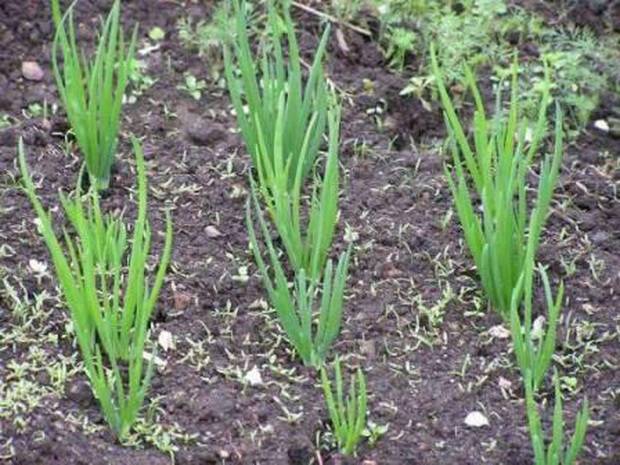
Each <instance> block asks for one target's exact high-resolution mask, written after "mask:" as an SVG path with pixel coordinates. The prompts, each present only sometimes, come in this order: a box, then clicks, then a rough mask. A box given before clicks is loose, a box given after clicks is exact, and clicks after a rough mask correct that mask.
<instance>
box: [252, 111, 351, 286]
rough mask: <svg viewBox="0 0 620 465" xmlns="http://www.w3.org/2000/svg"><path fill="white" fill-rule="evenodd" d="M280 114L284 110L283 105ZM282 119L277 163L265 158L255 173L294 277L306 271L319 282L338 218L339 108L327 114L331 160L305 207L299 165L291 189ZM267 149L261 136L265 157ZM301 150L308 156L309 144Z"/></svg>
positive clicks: (276, 147)
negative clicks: (285, 155) (306, 152)
mask: <svg viewBox="0 0 620 465" xmlns="http://www.w3.org/2000/svg"><path fill="white" fill-rule="evenodd" d="M280 103H282V99H280ZM280 110H283V107H282V106H281V107H280ZM284 118H285V114H284V112H283V111H280V112H278V115H277V119H276V138H277V140H276V143H275V145H274V148H273V150H274V153H273V159H272V160H268V159H267V157H265V158H264V160H265V162H266V163H265V164H264V165H261V167H259V169H258V170H257V171H258V190H259V192H260V193H261V194H262V195H261V196H260V197H261V198H262V199H263V203H264V204H265V206H266V209H267V211H268V212H269V214H270V216H271V218H272V219H273V222H274V224H275V227H276V229H277V231H278V235H279V236H280V239H281V241H282V244H283V246H284V249H285V251H286V253H287V256H288V259H289V263H290V265H291V267H292V268H293V270H294V271H295V272H296V273H299V272H300V271H301V270H302V269H303V270H305V273H306V275H307V276H308V278H310V279H311V280H313V281H318V280H319V279H320V276H321V274H322V272H323V268H324V266H325V261H326V259H327V256H328V253H329V249H330V247H331V244H332V240H333V237H334V232H335V229H336V222H337V219H338V192H339V166H338V139H339V126H340V116H339V110H337V109H336V108H333V109H331V110H330V111H329V113H328V122H329V126H328V127H329V148H328V152H327V158H326V160H325V163H324V171H323V175H322V176H320V175H318V174H316V175H315V176H314V179H313V184H312V189H311V193H310V200H309V204H308V205H307V208H304V206H305V205H304V204H305V202H304V185H303V182H302V181H303V179H302V170H301V165H298V169H297V173H295V175H294V177H293V179H294V182H293V186H292V187H290V188H289V187H288V186H287V184H288V179H289V174H290V170H291V164H290V163H287V162H286V161H285V158H284V150H285V149H284V147H285V146H284V141H283V135H284ZM268 150H269V149H268V148H267V147H266V145H265V144H264V143H263V139H262V135H259V153H260V154H261V156H262V154H264V153H267V151H268ZM301 150H302V153H305V151H306V150H307V145H306V144H305V145H304V146H303V147H302V149H301ZM304 210H306V212H305V213H304Z"/></svg>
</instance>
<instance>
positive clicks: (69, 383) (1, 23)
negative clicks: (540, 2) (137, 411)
mask: <svg viewBox="0 0 620 465" xmlns="http://www.w3.org/2000/svg"><path fill="white" fill-rule="evenodd" d="M123 3H124V6H123V18H124V21H125V22H126V23H127V24H128V25H129V24H133V23H134V22H135V21H138V22H139V23H140V38H141V47H142V46H143V45H144V40H145V39H146V36H147V33H148V31H149V30H150V29H151V28H152V27H154V26H159V27H161V28H162V29H163V30H164V31H165V32H166V37H165V38H164V39H163V40H162V41H161V42H160V43H159V45H158V46H157V47H156V49H153V50H151V51H150V52H149V53H148V54H146V55H144V56H141V57H140V58H141V59H143V60H145V61H146V63H147V64H148V67H147V71H146V73H147V74H148V75H149V76H151V77H153V78H155V79H156V82H155V84H154V85H153V86H152V87H151V88H149V89H147V90H146V91H145V92H144V93H143V94H142V95H140V96H138V98H137V101H136V102H135V103H132V104H128V105H127V106H126V107H125V112H124V115H125V116H124V119H125V121H124V124H123V126H122V128H123V129H122V137H121V141H122V142H121V144H120V146H119V152H120V153H119V160H118V162H117V164H116V166H115V171H114V175H113V180H112V186H111V188H110V190H109V192H107V193H106V194H105V199H104V205H105V208H106V209H107V210H108V211H115V210H118V211H121V210H125V215H126V216H127V217H128V218H132V217H133V216H132V215H133V210H134V207H133V198H134V174H135V169H134V160H133V157H132V155H131V153H130V150H129V145H128V143H127V140H128V135H129V133H134V134H136V135H137V136H139V137H140V138H142V139H143V145H144V149H145V154H146V160H147V165H148V175H149V183H150V197H149V206H150V211H149V214H150V218H151V226H152V230H153V232H154V242H155V251H156V252H159V251H160V250H161V245H162V241H163V238H162V231H163V229H164V224H163V212H164V211H165V209H167V208H170V209H172V213H173V217H174V233H175V236H174V252H173V257H172V265H171V267H170V272H169V274H168V277H167V279H166V283H165V286H164V289H163V291H162V295H161V297H160V302H159V304H158V310H157V314H156V315H155V316H154V329H153V340H157V339H158V338H159V337H160V336H161V334H162V333H163V334H168V333H169V334H171V335H172V338H173V342H174V347H168V348H167V350H164V348H162V347H160V348H159V350H158V353H157V356H158V357H159V358H160V359H161V361H160V363H159V364H158V370H157V373H156V375H155V376H154V379H153V383H152V387H151V390H150V400H151V401H152V402H150V407H147V412H146V413H145V416H146V419H145V420H144V421H143V422H141V423H140V425H139V430H140V431H139V433H138V434H137V435H136V437H135V438H134V442H135V444H134V445H122V444H119V443H118V442H117V441H116V440H115V439H114V437H113V436H112V435H111V434H110V433H109V431H108V430H107V428H106V425H105V422H104V420H103V419H102V417H101V415H100V413H99V409H98V406H97V403H96V401H95V399H94V398H93V397H92V395H91V393H90V390H89V387H88V385H87V383H86V380H85V377H84V375H83V373H82V372H81V371H80V370H79V369H76V368H75V367H76V366H78V365H77V364H78V363H79V357H78V356H77V355H76V352H77V351H76V348H75V346H74V343H73V340H72V337H70V336H67V334H66V329H67V324H68V318H67V314H66V309H65V308H64V307H63V306H62V303H61V302H60V300H59V291H58V289H57V288H56V287H55V280H54V278H53V272H52V268H51V263H50V261H49V255H48V253H47V250H46V249H45V247H44V245H43V243H42V240H41V238H40V236H39V235H38V234H37V231H36V227H35V223H34V213H33V211H32V209H31V207H30V205H29V203H28V201H27V199H26V196H25V195H24V194H23V193H22V192H21V191H20V189H19V175H18V171H17V169H16V163H15V161H16V143H17V139H18V137H23V139H24V143H25V146H26V149H27V159H28V163H29V165H30V167H31V170H32V172H33V174H34V176H35V178H36V179H38V180H41V182H40V184H39V188H38V192H39V194H40V196H41V197H42V200H43V202H44V204H46V205H47V206H49V207H54V212H53V214H54V215H55V216H56V215H57V214H58V209H57V208H56V206H57V205H58V191H59V190H62V191H65V192H66V191H69V190H71V189H72V188H73V187H74V186H75V182H76V179H77V175H78V172H79V169H80V158H79V156H78V154H77V151H76V149H75V148H73V149H72V150H70V151H69V153H67V152H66V151H65V150H64V149H65V146H66V141H65V139H64V133H65V131H66V130H67V123H66V121H65V118H64V117H63V116H62V114H61V112H60V111H59V112H58V113H57V114H55V115H52V114H51V113H52V112H51V105H52V104H54V103H56V102H57V96H56V93H55V87H54V84H53V78H52V73H51V63H50V58H49V57H50V44H51V40H52V29H53V27H52V24H51V19H50V12H49V10H48V6H47V2H44V1H42V0H21V1H13V0H5V1H4V2H2V5H0V113H7V114H9V115H11V116H12V117H14V118H15V119H14V120H12V123H13V124H12V125H11V126H10V127H9V128H6V129H2V130H0V168H1V171H0V172H1V178H0V242H1V244H0V246H1V247H0V251H1V253H0V267H1V270H0V278H1V279H2V280H3V281H4V283H8V284H9V285H11V286H13V288H15V289H17V290H18V295H19V296H20V299H22V301H23V302H27V301H29V302H30V303H31V306H33V305H35V302H36V297H37V296H41V295H43V296H46V298H45V299H44V300H43V303H42V305H40V306H39V307H37V308H38V310H37V311H38V312H39V313H36V314H35V313H33V314H32V315H31V317H26V318H22V319H20V318H19V316H18V315H17V314H16V311H15V309H16V300H15V298H12V297H11V296H10V295H9V294H8V293H7V292H4V293H3V294H2V298H1V300H0V332H2V333H3V334H4V335H5V338H4V339H3V340H4V341H5V344H4V345H3V346H2V347H0V376H1V379H2V381H1V382H2V383H4V387H3V389H4V390H5V393H6V392H11V393H13V394H12V395H13V397H12V399H13V400H12V401H10V402H8V403H7V402H6V400H7V399H6V398H5V399H4V400H5V403H0V456H1V458H0V461H2V460H5V461H6V462H7V463H10V464H15V465H21V464H23V465H35V464H45V465H54V464H89V465H99V464H119V465H146V464H149V465H150V464H154V465H157V464H167V463H170V462H171V460H173V459H174V461H175V463H177V464H179V465H183V464H186V465H190V464H191V465H207V464H291V465H306V464H310V463H314V464H329V463H331V464H346V463H366V464H367V465H372V464H379V465H383V464H390V465H392V464H394V465H396V464H399V465H400V464H402V465H436V464H439V465H442V464H446V465H454V464H459V465H468V464H471V465H478V464H481V463H489V464H504V465H529V464H531V463H532V453H531V450H530V443H529V438H528V434H527V430H526V429H525V424H526V419H525V414H524V408H523V392H522V388H521V381H520V378H519V373H518V370H517V369H516V368H515V366H514V363H513V355H512V353H511V351H510V343H509V338H506V336H507V334H506V332H505V331H504V330H502V327H501V326H500V325H501V324H502V321H501V318H500V317H499V316H498V315H497V314H496V313H494V312H491V311H487V309H486V306H485V304H484V303H483V300H482V296H481V294H480V290H479V286H478V284H477V281H476V276H475V273H474V270H473V268H472V262H471V259H470V257H469V255H468V253H467V251H466V249H465V247H464V244H463V241H462V235H461V232H460V229H459V226H458V222H457V220H456V216H455V215H452V214H451V213H452V203H451V196H450V192H449V189H448V186H447V183H446V180H445V177H444V172H443V160H442V155H441V150H440V149H441V138H442V137H443V134H444V130H443V121H442V117H441V115H440V112H439V109H438V106H437V105H436V104H433V105H432V108H431V109H430V110H428V109H425V108H424V106H423V105H422V104H421V103H420V102H419V101H418V100H417V99H415V98H413V97H402V96H400V95H399V92H400V90H401V89H402V88H403V87H404V85H405V84H406V79H405V78H404V77H402V76H401V75H399V74H395V73H393V72H391V71H389V70H388V69H387V67H386V65H385V63H384V60H383V56H382V54H381V51H380V49H379V48H378V46H377V44H376V43H375V42H373V41H371V40H370V39H369V38H367V37H364V36H361V35H359V34H357V33H355V32H353V31H351V30H349V29H347V28H342V29H340V32H338V33H339V34H340V33H341V34H342V36H341V40H336V38H335V37H336V36H335V35H334V36H333V37H332V41H331V43H330V47H329V51H330V53H329V60H328V65H327V68H328V72H329V76H330V78H331V79H332V80H333V82H334V84H335V85H336V86H337V88H338V89H339V90H340V91H342V92H344V93H345V98H344V100H343V122H342V137H341V140H342V148H341V163H342V173H343V180H342V197H341V202H340V207H341V217H340V226H339V230H338V234H337V236H336V237H337V240H336V244H335V251H334V256H335V254H336V253H337V252H338V251H339V250H342V249H343V248H344V247H345V245H346V243H345V241H344V239H343V238H344V236H345V234H346V235H347V237H349V238H352V239H353V240H354V242H355V249H354V254H353V257H354V258H353V260H352V264H351V271H350V278H349V291H348V299H347V301H346V312H345V321H344V322H343V327H342V333H341V335H340V337H339V338H338V340H337V343H336V347H335V350H337V351H338V353H340V354H342V355H343V357H344V359H345V360H346V364H347V366H348V367H349V368H350V369H353V368H355V367H356V366H361V367H363V369H364V371H365V373H366V376H367V384H368V389H369V394H370V398H369V412H370V413H369V416H370V419H371V420H372V421H373V422H374V423H375V424H377V425H387V426H388V429H387V432H386V433H385V434H384V435H383V436H381V437H380V438H379V439H378V441H377V442H376V444H373V445H371V444H370V443H369V442H368V441H366V442H364V444H363V445H362V447H361V449H360V451H359V454H358V457H357V458H355V459H345V458H343V457H341V456H339V455H338V454H337V453H336V452H335V450H334V449H333V446H332V445H331V441H330V438H329V435H326V431H328V423H329V421H328V418H327V414H326V409H325V407H324V404H323V398H322V394H321V390H320V387H319V386H318V384H317V377H316V374H315V372H313V371H312V370H310V369H307V368H304V367H303V366H302V365H301V364H300V363H299V361H298V360H297V359H295V358H294V357H293V356H292V354H291V353H290V351H289V350H288V348H287V347H288V346H287V344H286V343H285V341H284V340H283V335H282V333H281V332H280V331H279V329H278V326H277V324H276V323H275V315H274V314H273V313H270V312H269V311H268V309H267V306H266V304H265V300H264V299H265V294H264V292H263V289H262V287H261V283H260V281H259V278H258V276H257V274H256V268H255V266H254V264H253V261H252V258H251V256H250V254H249V251H248V238H247V234H246V228H245V222H244V208H245V202H246V198H247V194H248V170H249V162H248V156H247V154H246V151H245V149H244V146H243V144H242V140H241V138H240V136H239V135H238V134H237V133H236V130H235V129H236V123H235V120H234V117H233V116H232V115H231V112H230V105H229V100H228V97H227V94H226V91H225V89H224V88H223V87H222V86H221V84H218V82H217V80H209V81H208V87H207V89H205V90H204V91H203V95H202V98H201V99H200V101H195V100H193V99H192V98H191V97H190V96H189V94H188V93H187V92H184V91H183V90H179V89H177V86H178V85H179V84H181V83H182V82H183V74H184V73H185V72H191V73H192V74H194V75H195V76H198V77H204V76H207V75H208V74H210V73H211V72H212V71H214V70H215V69H216V68H215V66H212V65H211V64H210V63H208V62H206V61H205V60H204V59H202V58H200V57H198V56H197V54H195V53H193V52H191V51H188V50H186V49H185V48H184V47H183V46H182V44H181V43H180V42H179V40H178V36H177V33H176V22H177V20H178V19H179V18H182V17H187V16H188V15H190V16H192V17H194V18H195V19H201V18H207V17H208V16H209V14H210V12H211V11H212V9H213V5H212V3H211V2H200V3H192V2H182V1H173V0H139V1H131V2H129V1H128V2H123ZM527 3H533V2H527ZM108 4H109V2H107V1H98V0H93V1H89V0H82V1H80V2H79V5H78V12H79V14H78V15H77V17H78V19H79V21H80V23H81V24H80V27H79V35H80V38H81V39H84V40H92V39H93V35H94V32H93V31H95V29H96V25H97V21H98V19H97V18H98V16H99V15H101V14H103V13H105V9H106V8H107V6H108ZM584 8H585V7H584ZM557 11H560V9H559V8H558V9H557ZM584 11H585V10H584ZM552 13H553V12H552V11H551V12H549V11H547V13H546V14H547V15H548V16H547V18H548V20H550V21H554V20H555V21H570V20H571V18H570V17H566V16H564V17H561V18H553V16H552ZM587 13H588V14H590V13H591V12H590V11H589V10H588V12H587ZM571 15H574V16H575V17H580V16H581V17H583V15H580V14H579V12H576V13H575V11H574V10H573V11H572V12H571ZM294 16H295V18H296V19H297V24H298V25H299V26H298V29H299V33H300V36H301V44H302V49H303V50H304V51H305V52H306V53H311V52H312V50H314V49H315V46H316V43H317V37H318V36H319V33H320V29H321V23H320V21H319V19H318V18H317V17H316V16H312V15H310V14H307V13H304V12H301V11H299V10H295V12H294ZM306 56H309V55H306ZM414 59H415V57H414ZM29 60H32V61H37V62H38V63H39V65H40V66H41V67H42V69H43V71H44V78H43V80H42V81H38V82H37V81H28V80H25V79H24V78H23V77H22V74H21V70H20V67H21V63H22V62H23V61H29ZM369 83H372V84H369ZM43 101H46V102H47V103H49V104H50V115H49V116H48V118H47V119H43V118H42V117H41V116H39V117H31V118H28V117H27V115H26V113H25V111H26V110H27V108H28V106H29V105H30V104H32V103H37V102H38V103H41V102H43ZM614 106H616V107H617V106H618V101H617V98H616V100H614V97H613V96H606V97H605V98H604V99H603V104H602V105H601V108H599V109H598V110H597V112H596V114H595V115H594V117H593V120H596V119H606V118H609V117H614V116H615V117H618V115H614V114H613V112H614ZM619 148H620V143H619V141H618V139H617V138H614V137H613V136H612V135H610V134H607V133H605V132H602V131H600V130H597V129H596V128H595V127H594V126H592V125H591V126H589V127H588V128H586V130H585V131H584V132H583V133H582V135H581V136H580V137H579V138H578V139H577V140H576V141H572V142H570V143H569V144H567V146H566V152H565V159H564V163H563V171H562V175H561V179H560V182H559V186H558V188H557V193H556V200H555V203H554V211H553V213H552V215H551V217H550V219H549V222H548V231H547V233H546V236H545V239H544V243H543V244H542V247H541V250H540V254H539V258H540V260H541V261H542V262H543V263H545V264H547V265H548V267H549V270H550V274H551V275H552V277H553V281H554V286H556V287H557V285H558V282H559V280H560V279H563V280H564V283H565V286H566V303H565V306H564V312H563V315H564V317H563V320H562V322H561V324H560V325H559V335H558V343H557V358H556V362H557V365H558V366H559V367H560V370H561V373H562V375H564V376H565V378H564V385H565V396H566V402H565V411H566V412H567V413H566V416H567V425H569V427H572V424H573V419H574V416H575V412H576V411H577V409H578V407H579V405H580V402H581V399H582V398H583V397H584V396H587V398H588V399H589V401H590V405H591V420H592V421H591V426H590V428H589V431H588V434H587V440H586V444H585V448H584V451H583V455H582V458H581V459H580V463H581V464H592V465H617V464H619V463H620V400H619V399H620V392H619V391H618V388H619V386H620V371H619V370H618V366H619V364H620V339H619V338H620V330H619V327H620V318H619V315H620V314H619V313H618V308H620V297H619V292H620V254H619V251H620V202H619V201H618V190H617V189H618V181H619V180H620V173H619V171H618V167H619V160H618V154H619V153H620V152H619ZM58 220H59V221H60V220H61V218H58ZM41 265H42V266H43V267H45V266H46V267H47V269H46V270H45V269H42V268H41ZM45 293H46V294H45ZM28 315H29V314H28ZM20 328H21V329H20ZM7 334H22V337H20V338H13V339H11V338H10V337H6V335H7ZM58 360H67V361H68V362H67V366H68V367H69V368H70V369H69V371H68V373H67V375H66V379H62V378H61V381H60V382H59V383H56V384H54V382H55V378H54V377H53V376H52V375H51V374H50V371H48V370H46V369H45V367H46V365H47V364H53V363H57V362H58ZM37 361H38V362H37ZM20 364H22V365H23V366H24V367H26V368H25V371H24V372H23V374H22V375H20V376H16V375H12V376H11V375H10V374H11V373H16V368H15V366H16V365H20ZM28 367H30V368H28ZM256 371H258V372H259V373H260V378H261V379H260V382H259V383H254V384H253V383H249V382H248V379H249V378H248V376H247V374H248V372H252V373H254V374H255V373H256ZM254 380H255V379H254ZM573 380H574V381H575V383H574V384H573V382H572V381H573ZM255 381H256V380H255ZM20 382H23V383H24V386H26V387H24V388H23V389H22V390H20V386H21V385H20V384H19V383H20ZM51 386H54V387H53V388H52V387H51ZM0 392H1V391H0ZM20 392H21V393H22V394H23V392H26V394H23V395H21V396H20ZM550 394H551V393H550V392H549V390H547V391H545V392H544V393H543V396H542V398H541V405H542V404H544V402H543V399H544V398H546V399H548V401H549V402H551V403H552V395H550ZM27 399H35V400H34V401H33V402H32V403H31V404H29V403H28V401H27ZM1 401H2V399H0V402H1ZM9 404H10V405H9ZM147 405H149V403H147ZM3 408H4V409H5V413H4V415H3V412H2V409H3ZM11 409H12V410H11ZM473 411H478V412H481V413H483V414H484V416H485V417H486V418H487V419H488V422H489V425H488V426H482V427H480V428H472V427H469V426H467V425H465V423H464V419H465V417H466V416H467V414H468V413H470V412H473ZM546 411H547V412H548V411H549V405H548V404H547V410H546ZM6 412H11V413H10V414H7V413H6ZM162 450H163V451H164V452H162ZM166 451H167V452H166Z"/></svg>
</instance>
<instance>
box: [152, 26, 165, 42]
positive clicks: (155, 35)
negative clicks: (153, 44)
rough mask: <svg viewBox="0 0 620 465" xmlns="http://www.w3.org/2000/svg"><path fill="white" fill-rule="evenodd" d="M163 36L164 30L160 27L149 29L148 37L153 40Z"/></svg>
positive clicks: (158, 39)
mask: <svg viewBox="0 0 620 465" xmlns="http://www.w3.org/2000/svg"><path fill="white" fill-rule="evenodd" d="M164 37H166V33H165V32H164V30H163V29H162V28H161V27H159V26H155V27H154V28H152V29H151V30H150V31H149V38H150V39H151V40H154V41H160V40H162V39H163V38H164Z"/></svg>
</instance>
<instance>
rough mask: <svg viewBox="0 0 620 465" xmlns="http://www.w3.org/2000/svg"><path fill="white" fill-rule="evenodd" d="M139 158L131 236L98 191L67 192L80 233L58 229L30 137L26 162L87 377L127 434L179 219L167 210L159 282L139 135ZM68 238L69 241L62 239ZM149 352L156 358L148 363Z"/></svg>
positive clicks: (66, 204)
mask: <svg viewBox="0 0 620 465" xmlns="http://www.w3.org/2000/svg"><path fill="white" fill-rule="evenodd" d="M133 147H134V151H135V154H136V160H137V178H138V214H137V219H136V222H135V224H134V227H133V236H132V239H131V242H129V241H128V237H127V236H128V234H127V227H126V226H125V224H124V222H123V221H122V218H121V217H120V216H116V217H115V216H111V215H110V216H108V215H104V214H103V213H102V211H101V208H100V205H99V200H98V194H97V191H96V189H94V188H93V187H92V186H91V190H90V191H89V192H88V193H87V194H86V195H84V196H82V195H81V192H80V191H79V185H80V182H78V190H77V192H76V194H75V196H74V197H73V198H71V197H68V196H65V195H62V194H61V204H62V206H63V209H64V212H65V216H66V218H67V220H68V221H69V223H70V225H71V227H72V228H71V229H72V230H74V231H75V235H76V238H75V239H73V238H72V237H71V236H70V234H69V231H67V230H65V231H64V234H63V235H62V236H63V239H64V241H63V239H60V238H57V237H56V234H55V233H54V229H53V224H52V219H51V216H50V213H49V212H48V211H47V210H46V209H45V208H44V207H43V205H42V204H41V202H40V200H39V198H38V197H37V194H36V192H35V187H34V183H33V181H32V178H31V176H30V174H29V172H28V167H27V164H26V159H25V154H24V147H23V143H22V141H21V140H20V142H19V149H18V150H19V164H20V169H21V174H22V178H23V183H24V190H25V192H26V194H27V195H28V197H29V199H30V202H31V203H32V205H33V207H34V210H35V212H36V214H37V217H38V222H39V229H40V233H41V235H42V236H43V239H44V240H45V243H46V244H47V247H48V249H49V252H50V255H51V258H52V262H53V264H54V268H55V270H56V277H57V279H58V281H59V283H60V287H61V289H62V293H63V295H64V298H65V301H66V304H67V306H68V307H69V312H70V316H71V321H72V323H73V330H74V331H75V336H76V339H77V342H78V346H79V348H80V351H81V354H82V358H83V360H84V367H85V371H86V375H87V376H88V379H89V381H90V385H91V388H92V390H93V393H94V395H95V396H96V398H97V399H98V401H99V405H100V406H101V410H102V411H103V415H104V417H105V419H106V421H107V422H108V424H109V425H110V427H111V428H112V430H113V431H114V433H115V434H116V435H117V436H118V437H119V438H121V439H123V438H125V437H126V436H127V434H128V433H129V430H130V428H131V426H132V424H133V423H134V422H135V420H136V417H137V415H138V413H139V410H140V408H141V406H142V404H143V401H144V397H145V396H146V392H147V390H148V386H149V383H150V378H151V374H152V363H153V362H152V361H153V359H154V354H152V355H150V357H149V355H148V354H147V353H145V344H146V342H147V339H148V333H149V324H150V318H151V314H152V313H153V309H154V307H155V303H156V302H157V297H158V295H159V291H160V289H161V287H162V284H163V281H164V276H165V274H166V268H167V266H168V263H169V261H170V254H171V248H172V221H171V219H170V215H169V214H167V215H166V217H167V218H166V236H165V244H164V248H163V252H162V254H161V258H160V261H159V266H158V268H157V273H156V275H155V279H154V281H153V283H152V287H151V286H150V285H149V279H148V277H147V276H146V270H147V260H148V256H149V251H150V246H151V230H150V227H149V224H148V220H147V217H146V212H147V181H146V174H145V168H144V156H143V153H142V148H141V147H140V144H139V143H138V141H137V140H136V139H135V138H133ZM61 242H64V247H63V246H62V245H61ZM145 358H149V360H150V361H149V362H148V363H146V364H145V362H144V360H145Z"/></svg>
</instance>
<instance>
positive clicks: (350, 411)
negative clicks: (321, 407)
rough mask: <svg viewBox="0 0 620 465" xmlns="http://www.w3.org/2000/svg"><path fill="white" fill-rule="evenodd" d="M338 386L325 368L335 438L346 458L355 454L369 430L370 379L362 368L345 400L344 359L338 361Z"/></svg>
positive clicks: (325, 389) (325, 392)
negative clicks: (367, 426) (364, 433)
mask: <svg viewBox="0 0 620 465" xmlns="http://www.w3.org/2000/svg"><path fill="white" fill-rule="evenodd" d="M334 384H335V391H334V389H333V387H332V382H331V381H330V379H329V377H328V375H327V371H326V370H325V367H321V385H322V387H323V396H324V398H325V404H326V405H327V411H328V412H329V418H330V421H331V424H332V428H333V432H334V436H335V437H336V441H337V442H338V447H339V448H340V451H341V452H342V453H343V454H345V455H352V454H354V453H355V451H356V449H357V445H358V444H359V442H360V441H361V439H362V436H363V432H364V428H365V427H366V406H367V395H366V379H365V377H364V373H363V372H362V370H361V369H360V368H358V370H357V373H356V375H354V376H351V382H350V383H349V393H348V396H346V397H345V392H344V391H345V389H344V384H343V381H342V370H341V368H340V360H339V359H338V358H336V360H335V361H334Z"/></svg>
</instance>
